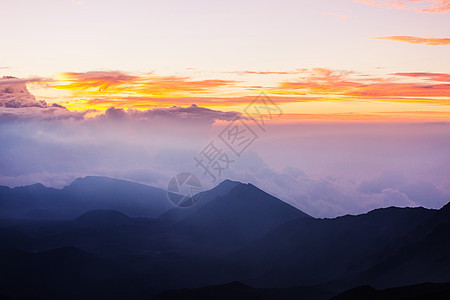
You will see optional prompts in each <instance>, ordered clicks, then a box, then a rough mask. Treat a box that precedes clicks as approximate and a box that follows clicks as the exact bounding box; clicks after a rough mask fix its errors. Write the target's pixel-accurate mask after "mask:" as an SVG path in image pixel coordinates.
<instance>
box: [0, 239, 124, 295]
mask: <svg viewBox="0 0 450 300" xmlns="http://www.w3.org/2000/svg"><path fill="white" fill-rule="evenodd" d="M0 264H1V266H2V267H1V268H0V290H1V291H2V293H4V294H6V295H11V294H12V295H14V296H13V297H12V298H24V299H77V298H80V297H81V295H83V298H91V299H94V298H96V297H99V296H100V295H98V294H95V291H96V286H98V285H100V284H107V282H108V281H109V280H112V279H113V278H114V276H115V275H114V274H118V273H122V272H123V271H122V270H121V269H120V267H118V266H116V265H115V264H114V263H113V262H112V261H108V260H105V259H102V258H99V257H96V256H94V255H92V254H89V253H87V252H84V251H81V250H79V249H76V248H73V247H64V248H59V249H54V250H51V251H46V252H41V253H29V252H23V251H18V250H3V251H0Z"/></svg>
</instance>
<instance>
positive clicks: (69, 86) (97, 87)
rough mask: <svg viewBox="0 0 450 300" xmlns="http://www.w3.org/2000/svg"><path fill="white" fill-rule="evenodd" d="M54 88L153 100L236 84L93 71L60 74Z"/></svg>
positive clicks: (221, 81) (217, 80) (222, 81)
mask: <svg viewBox="0 0 450 300" xmlns="http://www.w3.org/2000/svg"><path fill="white" fill-rule="evenodd" d="M57 77H58V80H57V83H56V84H55V85H54V87H55V88H58V89H63V90H69V91H72V92H77V91H78V92H79V91H82V92H83V93H88V94H93V95H105V94H116V95H117V94H122V95H146V96H152V97H167V96H171V97H177V96H180V95H183V96H184V95H185V94H186V93H205V92H209V91H211V90H212V89H215V88H219V87H223V86H227V85H231V84H234V83H235V81H229V80H220V79H209V80H190V79H189V78H188V77H178V76H155V75H152V74H143V75H129V74H126V73H123V72H119V71H91V72H85V73H73V72H68V73H62V74H57Z"/></svg>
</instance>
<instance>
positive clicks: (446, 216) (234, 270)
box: [0, 177, 450, 300]
mask: <svg viewBox="0 0 450 300" xmlns="http://www.w3.org/2000/svg"><path fill="white" fill-rule="evenodd" d="M0 195H1V198H0V208H1V211H0V264H1V266H2V268H0V295H2V296H5V297H10V298H12V299H14V298H21V299H22V298H24V299H42V298H46V299H62V298H64V299H79V298H83V299H98V298H107V299H123V298H128V299H150V298H152V297H155V296H157V299H180V298H185V299H189V297H191V298H201V297H203V298H208V297H213V296H212V295H214V298H218V299H220V297H221V296H220V295H224V297H227V298H239V297H240V298H244V299H252V297H253V298H257V299H310V300H311V299H317V300H322V299H323V300H325V299H329V298H331V297H333V296H336V295H338V294H341V293H342V292H345V291H348V293H345V294H342V295H341V296H345V297H353V296H354V295H359V294H361V295H366V296H367V299H370V298H368V297H378V296H379V295H385V296H386V299H389V298H388V296H389V295H388V293H387V292H385V291H384V290H385V289H388V288H394V287H401V286H405V288H407V289H405V290H402V289H400V291H403V292H404V293H405V295H413V294H415V293H417V295H422V294H420V293H419V290H420V289H419V290H417V289H415V288H412V289H409V288H408V287H407V286H408V285H414V284H420V283H425V282H435V283H439V282H450V277H449V274H450V255H449V253H450V242H449V239H448V237H449V236H450V204H447V205H446V206H444V207H443V208H441V209H440V210H433V209H425V208H421V207H418V208H396V207H389V208H380V209H376V210H373V211H370V212H368V213H366V214H361V215H346V216H342V217H337V218H331V219H318V218H314V217H311V216H309V215H307V214H306V213H304V212H302V211H300V210H298V209H297V208H295V207H293V206H291V205H289V204H287V203H285V202H283V201H282V200H280V199H278V198H276V197H273V196H271V195H270V194H268V193H266V192H264V191H262V190H261V189H259V188H257V187H255V186H254V185H251V184H244V183H240V182H236V181H229V180H227V181H224V182H222V183H221V184H219V185H218V186H216V187H215V188H213V189H211V190H209V191H203V192H202V195H201V198H200V201H199V202H198V203H197V204H196V205H195V206H193V207H191V208H174V207H173V206H172V204H171V203H170V201H168V199H167V197H166V193H165V192H164V191H163V190H160V189H156V188H152V187H148V186H145V185H141V184H136V183H132V182H127V181H123V180H116V179H111V178H105V177H86V178H82V179H78V180H75V181H74V182H73V183H72V184H70V185H69V186H67V187H65V188H63V189H61V190H58V189H52V188H47V187H45V186H43V185H41V184H35V185H31V186H26V187H18V188H13V189H11V188H7V187H0ZM25 216H28V218H25ZM46 216H47V217H48V218H47V219H45V220H44V219H41V218H45V217H46ZM224 283H226V284H224ZM202 287H204V288H202ZM353 288H356V289H355V290H352V289H353ZM163 291H166V292H164V293H163ZM408 291H412V292H411V293H410V292H408ZM436 291H437V290H436ZM403 292H402V293H403ZM438 292H439V291H438ZM408 293H409V294H408ZM427 293H428V292H427ZM430 293H434V292H433V291H432V289H431V290H430ZM352 295H353V296H352ZM424 295H425V294H424ZM439 295H440V294H439ZM341 296H340V297H341ZM366 296H364V297H366ZM342 299H346V298H342ZM348 299H352V298H348ZM374 299H379V298H374ZM405 299H408V298H405ZM418 299H420V298H418Z"/></svg>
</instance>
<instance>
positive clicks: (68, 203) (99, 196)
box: [0, 176, 172, 219]
mask: <svg viewBox="0 0 450 300" xmlns="http://www.w3.org/2000/svg"><path fill="white" fill-rule="evenodd" d="M0 208H1V210H0V218H31V219H73V218H75V217H77V216H79V215H80V214H83V213H85V212H87V211H89V210H95V209H106V210H108V209H109V210H117V211H120V212H122V213H124V214H126V215H129V216H133V217H157V216H159V215H161V214H162V213H164V212H166V211H167V210H169V209H170V208H172V205H171V204H170V202H169V201H168V199H167V195H166V192H165V191H164V190H162V189H158V188H154V187H150V186H147V185H143V184H138V183H133V182H129V181H125V180H118V179H112V178H108V177H98V176H88V177H84V178H78V179H76V180H75V181H74V182H72V183H71V184H70V185H68V186H66V187H64V188H63V189H60V190H58V189H54V188H47V187H45V186H43V185H42V184H34V185H30V186H24V187H16V188H8V187H0Z"/></svg>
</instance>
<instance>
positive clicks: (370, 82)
mask: <svg viewBox="0 0 450 300" xmlns="http://www.w3.org/2000/svg"><path fill="white" fill-rule="evenodd" d="M352 75H354V73H353V72H348V71H342V70H338V71H336V70H328V69H312V70H310V71H308V72H307V73H306V76H304V77H302V78H300V79H299V80H297V81H286V82H282V83H280V84H279V86H278V87H276V88H274V89H273V90H270V92H271V93H273V94H282V95H299V94H302V95H308V96H313V95H322V96H323V95H327V96H332V97H334V100H342V99H343V98H342V97H350V98H368V99H373V100H378V101H390V102H410V103H430V104H431V103H433V104H444V105H449V103H450V99H449V98H448V97H449V96H450V84H447V83H444V84H439V83H437V84H433V83H430V82H429V80H431V79H432V78H434V79H433V80H435V81H443V82H447V80H448V77H447V76H450V75H449V74H441V73H397V74H393V75H394V76H395V77H392V76H391V77H387V78H377V77H370V76H352ZM356 75H358V74H356ZM397 76H398V77H397ZM400 76H401V77H405V76H408V77H415V78H417V79H419V81H417V82H401V81H400V79H402V78H400ZM424 80H426V81H424ZM436 97H445V99H436ZM414 98H417V99H414ZM332 99H333V98H332ZM346 99H348V98H346Z"/></svg>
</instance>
